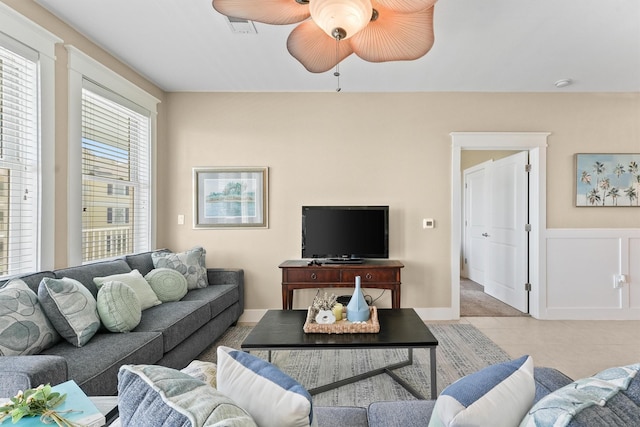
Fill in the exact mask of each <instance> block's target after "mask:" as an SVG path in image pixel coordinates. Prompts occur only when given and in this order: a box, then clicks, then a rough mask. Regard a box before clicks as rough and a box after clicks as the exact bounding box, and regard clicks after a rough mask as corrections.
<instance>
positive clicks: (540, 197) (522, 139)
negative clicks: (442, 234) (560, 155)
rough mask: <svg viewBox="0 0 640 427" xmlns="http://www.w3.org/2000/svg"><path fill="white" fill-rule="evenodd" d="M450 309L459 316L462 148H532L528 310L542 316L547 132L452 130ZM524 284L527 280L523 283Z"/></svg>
mask: <svg viewBox="0 0 640 427" xmlns="http://www.w3.org/2000/svg"><path fill="white" fill-rule="evenodd" d="M450 135H451V311H452V317H453V318H454V319H459V318H460V271H461V268H460V255H461V254H460V252H461V248H462V244H463V242H462V217H463V215H462V170H461V165H460V157H461V152H462V150H519V151H526V150H528V151H529V164H531V172H530V174H529V223H530V224H531V233H530V234H529V283H531V293H530V294H529V314H530V315H531V316H533V317H535V318H540V314H541V312H542V311H543V309H544V307H545V305H544V300H545V298H546V291H545V289H546V288H545V283H546V278H545V277H546V275H545V271H546V262H545V259H546V258H545V252H546V250H545V248H544V245H542V244H541V243H542V242H544V236H545V233H546V229H547V178H546V177H547V139H548V137H549V135H550V133H548V132H452V133H451V134H450ZM523 286H524V284H523Z"/></svg>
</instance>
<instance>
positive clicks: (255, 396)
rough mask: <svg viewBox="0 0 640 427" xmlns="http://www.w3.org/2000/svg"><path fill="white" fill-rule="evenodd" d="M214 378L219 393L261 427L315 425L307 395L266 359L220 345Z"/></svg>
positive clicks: (296, 383) (298, 385)
mask: <svg viewBox="0 0 640 427" xmlns="http://www.w3.org/2000/svg"><path fill="white" fill-rule="evenodd" d="M217 375H218V380H217V383H218V390H220V392H222V393H223V394H224V395H226V396H229V397H230V398H231V399H233V401H235V402H236V403H238V405H240V406H241V407H242V408H243V409H244V410H245V411H247V412H248V413H249V414H251V416H252V417H253V419H254V420H255V421H256V423H257V424H258V425H259V426H260V427H283V426H287V427H307V426H317V425H318V423H317V421H316V419H315V417H314V416H313V405H312V402H311V395H310V394H309V392H308V391H307V390H305V389H304V387H302V386H301V385H300V384H299V383H298V382H297V381H296V380H294V379H293V378H291V377H290V376H288V375H287V374H285V373H284V372H282V371H280V370H279V369H278V368H277V367H276V366H274V365H272V364H271V363H269V362H267V361H265V360H262V359H260V358H258V357H255V356H252V355H251V354H249V353H245V352H244V351H240V350H234V349H233V348H229V347H224V346H220V347H218V373H217ZM336 425H340V424H339V423H338V424H336Z"/></svg>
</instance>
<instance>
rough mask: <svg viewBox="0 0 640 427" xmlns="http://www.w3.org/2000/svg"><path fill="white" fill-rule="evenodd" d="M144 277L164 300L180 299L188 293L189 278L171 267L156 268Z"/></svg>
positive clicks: (160, 298) (161, 299) (159, 297)
mask: <svg viewBox="0 0 640 427" xmlns="http://www.w3.org/2000/svg"><path fill="white" fill-rule="evenodd" d="M144 278H145V280H146V281H147V282H149V285H150V286H151V289H153V292H155V294H156V295H157V296H158V299H159V300H160V301H162V302H169V301H179V300H181V299H182V297H184V296H185V295H186V294H187V291H188V289H187V279H186V278H185V277H184V276H183V275H182V274H181V273H180V272H178V271H176V270H173V269H171V268H155V269H153V270H151V271H150V272H149V273H147V275H146V276H144Z"/></svg>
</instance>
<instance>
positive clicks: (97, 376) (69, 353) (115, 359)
mask: <svg viewBox="0 0 640 427" xmlns="http://www.w3.org/2000/svg"><path fill="white" fill-rule="evenodd" d="M43 354H45V355H51V356H61V357H63V358H65V359H66V361H67V369H68V373H69V378H71V379H73V380H75V381H76V382H77V383H78V385H79V386H80V387H81V388H82V389H83V390H84V392H85V393H87V395H89V396H109V395H115V394H116V392H117V388H118V369H120V366H122V365H126V364H140V363H157V362H158V361H159V360H160V359H161V358H162V356H163V352H162V334H160V333H158V332H129V333H127V334H126V335H123V334H113V333H110V332H105V333H97V334H96V335H95V336H94V337H93V338H92V339H91V341H89V342H88V343H87V344H86V345H84V346H83V347H80V348H77V347H74V346H73V345H71V344H69V343H68V342H67V341H61V342H59V343H58V344H56V345H54V346H53V347H51V348H49V349H47V350H45V351H44V352H43ZM87 367H90V369H88V368H87Z"/></svg>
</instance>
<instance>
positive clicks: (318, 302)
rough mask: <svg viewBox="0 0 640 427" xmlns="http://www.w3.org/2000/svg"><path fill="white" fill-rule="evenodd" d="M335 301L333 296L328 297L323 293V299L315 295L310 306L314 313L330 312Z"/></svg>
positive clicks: (335, 298)
mask: <svg viewBox="0 0 640 427" xmlns="http://www.w3.org/2000/svg"><path fill="white" fill-rule="evenodd" d="M337 299H338V297H337V296H336V295H335V294H331V296H329V295H328V294H327V293H326V292H325V293H324V297H319V296H318V295H316V297H315V298H314V299H313V304H311V307H313V310H314V312H316V313H317V312H319V311H320V310H331V309H332V308H333V306H334V305H336V300H337Z"/></svg>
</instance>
